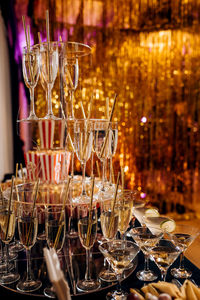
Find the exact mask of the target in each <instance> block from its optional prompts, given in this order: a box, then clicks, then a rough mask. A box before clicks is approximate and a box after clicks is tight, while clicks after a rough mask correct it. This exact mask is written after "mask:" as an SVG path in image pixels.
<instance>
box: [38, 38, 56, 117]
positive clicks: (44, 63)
mask: <svg viewBox="0 0 200 300" xmlns="http://www.w3.org/2000/svg"><path fill="white" fill-rule="evenodd" d="M40 70H41V78H42V80H44V82H45V83H46V85H47V95H48V99H47V106H48V110H47V114H46V116H45V117H44V119H48V120H49V119H51V120H60V118H57V117H56V116H54V114H53V110H52V100H51V91H52V88H53V85H54V82H55V79H56V76H57V72H58V45H57V43H53V42H51V43H49V44H48V43H42V44H41V45H40ZM43 85H44V84H43Z"/></svg>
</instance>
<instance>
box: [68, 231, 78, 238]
mask: <svg viewBox="0 0 200 300" xmlns="http://www.w3.org/2000/svg"><path fill="white" fill-rule="evenodd" d="M66 236H67V237H68V238H69V239H76V238H78V232H76V231H70V232H68V233H67V234H66Z"/></svg>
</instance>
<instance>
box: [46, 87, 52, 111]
mask: <svg viewBox="0 0 200 300" xmlns="http://www.w3.org/2000/svg"><path fill="white" fill-rule="evenodd" d="M47 93H48V98H47V105H48V113H47V115H48V116H52V115H53V111H52V101H51V86H50V85H48V91H47Z"/></svg>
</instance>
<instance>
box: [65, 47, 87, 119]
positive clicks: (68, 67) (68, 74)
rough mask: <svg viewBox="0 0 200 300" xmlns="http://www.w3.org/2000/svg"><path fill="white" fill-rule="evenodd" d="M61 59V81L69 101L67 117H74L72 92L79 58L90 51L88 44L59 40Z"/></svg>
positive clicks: (76, 80) (75, 83)
mask: <svg viewBox="0 0 200 300" xmlns="http://www.w3.org/2000/svg"><path fill="white" fill-rule="evenodd" d="M59 46H60V48H61V51H60V55H61V61H62V67H61V75H62V78H63V83H64V85H65V86H67V88H68V90H69V96H70V103H69V105H67V119H68V120H69V119H74V105H73V103H74V92H75V90H76V89H77V86H78V79H79V60H80V59H81V58H82V57H84V56H88V55H90V53H91V48H90V47H89V46H88V45H84V44H81V43H75V42H60V43H59Z"/></svg>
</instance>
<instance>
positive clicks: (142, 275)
mask: <svg viewBox="0 0 200 300" xmlns="http://www.w3.org/2000/svg"><path fill="white" fill-rule="evenodd" d="M130 234H131V236H132V238H133V239H134V241H135V242H136V243H137V244H138V246H139V247H140V249H141V250H142V252H143V253H144V257H145V268H144V270H140V271H138V272H137V274H136V276H137V278H138V279H139V280H142V281H153V280H155V279H156V278H157V277H158V276H157V275H156V274H155V273H154V272H153V271H152V270H150V269H149V256H150V253H151V249H152V248H153V247H154V246H155V245H156V244H157V243H158V241H159V240H160V239H161V238H162V236H163V232H162V231H161V230H160V231H159V230H158V229H157V230H156V231H155V232H154V233H152V232H151V231H150V230H149V229H148V228H147V227H135V228H133V229H132V230H131V231H130Z"/></svg>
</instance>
